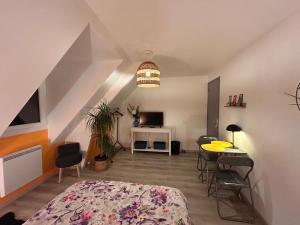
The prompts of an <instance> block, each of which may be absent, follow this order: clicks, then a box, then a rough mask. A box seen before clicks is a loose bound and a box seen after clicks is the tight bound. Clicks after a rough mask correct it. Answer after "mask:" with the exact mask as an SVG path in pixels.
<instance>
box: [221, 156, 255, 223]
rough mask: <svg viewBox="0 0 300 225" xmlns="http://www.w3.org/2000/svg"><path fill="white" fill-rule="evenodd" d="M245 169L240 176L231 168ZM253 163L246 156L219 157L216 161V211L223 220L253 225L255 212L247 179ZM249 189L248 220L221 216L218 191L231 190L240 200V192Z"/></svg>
mask: <svg viewBox="0 0 300 225" xmlns="http://www.w3.org/2000/svg"><path fill="white" fill-rule="evenodd" d="M241 167H244V168H247V169H246V170H244V173H245V174H244V175H241V173H239V172H238V171H237V170H234V169H233V168H241ZM253 167H254V162H253V160H252V159H251V158H249V157H248V156H220V157H219V158H218V160H217V172H216V180H215V185H216V199H217V209H218V214H219V216H220V217H221V218H222V219H224V220H230V221H238V222H248V223H254V221H255V210H254V202H253V197H252V188H251V183H250V179H249V174H250V173H251V171H252V170H253ZM245 188H246V189H249V193H250V211H251V217H250V218H249V219H239V218H235V217H233V216H227V217H225V216H223V215H222V214H221V210H220V201H221V200H220V193H219V192H220V190H222V189H223V190H232V191H234V192H235V193H236V196H237V197H238V198H239V199H242V196H241V190H242V189H245Z"/></svg>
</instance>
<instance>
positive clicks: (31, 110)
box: [9, 90, 40, 126]
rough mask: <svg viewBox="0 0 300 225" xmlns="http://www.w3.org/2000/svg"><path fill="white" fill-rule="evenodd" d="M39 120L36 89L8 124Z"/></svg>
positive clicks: (37, 121) (15, 124)
mask: <svg viewBox="0 0 300 225" xmlns="http://www.w3.org/2000/svg"><path fill="white" fill-rule="evenodd" d="M39 122H40V104H39V91H38V90H36V92H34V94H33V95H32V96H31V98H30V99H29V100H28V102H27V103H26V104H25V105H24V107H23V108H22V109H21V111H20V112H19V114H18V115H17V116H16V117H15V118H14V120H13V121H12V122H11V123H10V125H9V126H17V125H22V124H30V123H39Z"/></svg>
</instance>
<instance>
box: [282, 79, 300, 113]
mask: <svg viewBox="0 0 300 225" xmlns="http://www.w3.org/2000/svg"><path fill="white" fill-rule="evenodd" d="M285 94H286V95H288V96H291V97H293V98H295V103H291V104H289V105H296V106H297V107H298V109H299V111H300V83H299V84H298V86H297V88H296V92H295V95H292V94H289V93H285Z"/></svg>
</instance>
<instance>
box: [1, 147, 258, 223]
mask: <svg viewBox="0 0 300 225" xmlns="http://www.w3.org/2000/svg"><path fill="white" fill-rule="evenodd" d="M196 163H197V153H196V152H189V153H181V154H180V155H179V156H172V157H169V156H168V155H167V154H158V153H134V155H131V153H129V151H127V152H123V151H121V152H119V153H118V154H117V155H116V156H115V158H114V163H113V164H111V166H110V168H109V169H108V170H106V171H104V172H95V171H93V170H91V169H84V170H83V171H81V178H77V177H76V171H75V170H66V171H65V173H64V174H63V179H62V183H61V184H58V183H57V180H58V177H57V176H54V177H51V178H50V179H49V180H47V181H46V182H44V183H43V184H41V185H39V186H38V187H37V188H35V189H34V190H32V191H30V192H28V193H27V194H26V195H24V196H23V197H21V198H19V199H18V200H16V201H15V202H14V203H13V204H11V205H9V206H7V207H6V208H4V209H2V210H1V211H0V215H2V214H3V213H5V212H7V211H14V212H15V213H16V215H17V218H20V219H24V220H26V219H28V218H29V217H30V216H31V215H33V214H34V213H35V212H36V211H37V210H38V209H40V208H41V207H43V206H44V205H45V204H46V203H47V202H49V201H50V200H51V199H53V198H54V197H55V196H56V195H58V194H59V193H61V192H62V191H64V190H65V189H66V188H67V187H69V186H70V185H72V184H73V183H75V182H77V181H79V180H84V179H102V180H116V181H125V182H138V183H142V184H155V185H164V186H171V187H176V188H178V189H180V190H181V191H182V192H183V193H184V195H185V196H186V197H187V199H188V209H189V214H190V216H191V218H192V221H193V223H194V224H195V225H217V224H218V225H237V224H239V223H237V222H230V221H224V220H221V219H220V218H219V216H218V214H217V208H216V207H217V206H216V200H215V198H214V197H213V196H210V197H208V196H207V189H206V184H202V183H201V182H200V180H199V179H198V174H199V173H198V171H197V169H196ZM235 204H236V205H235ZM232 208H234V209H232ZM241 209H243V207H242V206H240V204H239V203H234V204H233V205H232V207H227V206H225V205H224V212H225V213H235V210H237V211H239V213H245V212H246V211H245V210H241ZM256 224H259V225H260V224H262V223H261V222H260V221H257V222H256Z"/></svg>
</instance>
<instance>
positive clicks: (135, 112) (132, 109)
mask: <svg viewBox="0 0 300 225" xmlns="http://www.w3.org/2000/svg"><path fill="white" fill-rule="evenodd" d="M127 111H128V112H129V113H130V115H131V116H132V118H133V126H134V127H138V126H139V125H140V117H139V116H140V107H139V106H138V105H137V106H132V105H130V104H129V105H128V107H127Z"/></svg>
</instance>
